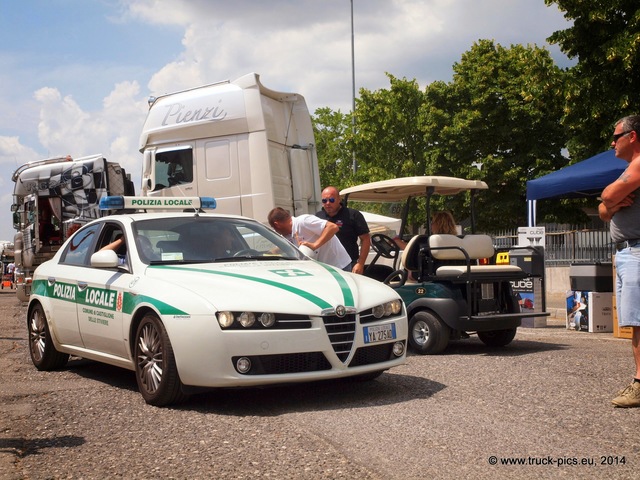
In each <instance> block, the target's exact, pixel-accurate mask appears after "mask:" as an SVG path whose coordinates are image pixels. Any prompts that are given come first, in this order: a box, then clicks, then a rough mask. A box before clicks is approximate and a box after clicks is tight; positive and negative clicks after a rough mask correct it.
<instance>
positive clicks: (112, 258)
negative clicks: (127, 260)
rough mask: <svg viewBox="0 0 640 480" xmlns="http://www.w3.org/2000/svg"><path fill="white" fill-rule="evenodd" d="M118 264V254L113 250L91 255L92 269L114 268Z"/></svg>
mask: <svg viewBox="0 0 640 480" xmlns="http://www.w3.org/2000/svg"><path fill="white" fill-rule="evenodd" d="M119 263H120V260H119V259H118V254H117V253H116V252H114V251H113V250H100V251H97V252H96V253H94V254H93V255H91V266H92V267H94V268H115V267H117V266H118V265H119Z"/></svg>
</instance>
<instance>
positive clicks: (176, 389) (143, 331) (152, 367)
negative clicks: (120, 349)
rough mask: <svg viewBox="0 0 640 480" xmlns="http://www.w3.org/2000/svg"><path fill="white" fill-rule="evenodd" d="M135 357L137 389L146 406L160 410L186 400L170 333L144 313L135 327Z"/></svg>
mask: <svg viewBox="0 0 640 480" xmlns="http://www.w3.org/2000/svg"><path fill="white" fill-rule="evenodd" d="M134 355H135V362H136V380H137V382H138V388H139V390H140V393H141V394H142V397H143V398H144V400H145V401H146V402H147V403H148V404H150V405H155V406H157V407H162V406H166V405H170V404H172V403H179V402H181V401H183V400H184V399H186V397H187V396H186V395H185V394H184V393H183V392H182V390H181V388H182V382H181V381H180V377H179V375H178V369H177V367H176V361H175V358H174V356H173V348H172V347H171V341H170V340H169V334H168V333H167V330H166V329H165V327H164V325H163V324H162V322H161V321H160V319H159V318H158V317H157V316H155V315H153V314H147V315H145V317H144V318H143V319H142V321H141V322H140V325H138V329H137V332H136V344H135V352H134Z"/></svg>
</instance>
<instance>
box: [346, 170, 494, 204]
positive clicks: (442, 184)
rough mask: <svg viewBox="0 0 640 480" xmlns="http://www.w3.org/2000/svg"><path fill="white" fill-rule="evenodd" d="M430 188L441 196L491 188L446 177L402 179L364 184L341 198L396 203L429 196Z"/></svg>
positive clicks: (484, 184)
mask: <svg viewBox="0 0 640 480" xmlns="http://www.w3.org/2000/svg"><path fill="white" fill-rule="evenodd" d="M429 187H433V193H435V194H439V195H455V194H457V193H460V192H462V191H465V190H486V189H488V188H489V186H488V185H487V184H486V183H485V182H483V181H482V180H466V179H464V178H455V177H444V176H422V177H402V178H392V179H390V180H381V181H379V182H371V183H363V184H362V185H356V186H355V187H349V188H345V189H344V190H342V191H341V192H340V195H341V196H348V197H349V200H358V201H362V202H396V201H400V200H406V199H407V198H408V197H421V196H426V195H427V194H428V189H429Z"/></svg>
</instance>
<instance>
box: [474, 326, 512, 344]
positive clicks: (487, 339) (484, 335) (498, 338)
mask: <svg viewBox="0 0 640 480" xmlns="http://www.w3.org/2000/svg"><path fill="white" fill-rule="evenodd" d="M516 330H517V329H516V328H509V329H507V330H491V331H490V332H478V338H479V339H480V340H481V341H482V343H484V344H485V345H487V346H489V347H504V346H505V345H508V344H510V343H511V341H512V340H513V339H514V338H515V336H516Z"/></svg>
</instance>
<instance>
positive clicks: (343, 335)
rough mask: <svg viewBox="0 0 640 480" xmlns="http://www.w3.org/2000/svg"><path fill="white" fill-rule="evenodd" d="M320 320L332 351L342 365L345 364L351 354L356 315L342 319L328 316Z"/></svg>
mask: <svg viewBox="0 0 640 480" xmlns="http://www.w3.org/2000/svg"><path fill="white" fill-rule="evenodd" d="M322 320H323V321H324V327H325V328H326V330H327V334H328V336H329V341H330V342H331V346H332V347H333V351H334V352H335V353H336V355H337V356H338V358H339V359H340V361H341V362H342V363H344V362H346V360H347V358H348V357H349V353H351V347H352V346H353V339H354V338H355V332H356V315H355V314H351V315H345V316H344V317H338V316H337V315H330V316H326V317H322Z"/></svg>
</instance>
